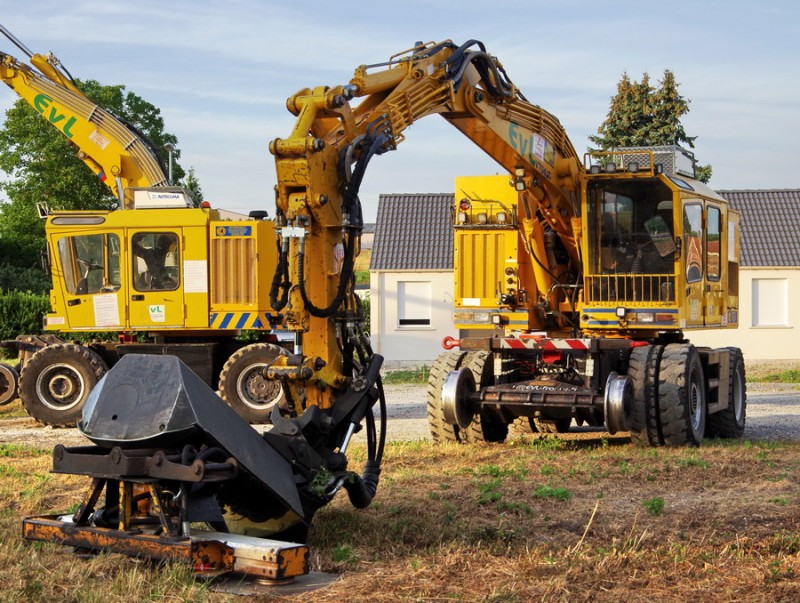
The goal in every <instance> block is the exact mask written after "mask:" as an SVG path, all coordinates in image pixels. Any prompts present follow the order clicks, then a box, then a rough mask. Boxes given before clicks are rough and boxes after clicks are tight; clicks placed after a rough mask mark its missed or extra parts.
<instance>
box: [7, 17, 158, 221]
mask: <svg viewBox="0 0 800 603" xmlns="http://www.w3.org/2000/svg"><path fill="white" fill-rule="evenodd" d="M0 33H3V34H4V35H5V36H6V37H7V38H8V39H9V40H11V41H12V42H13V43H14V44H16V45H17V47H19V48H20V49H21V50H22V51H23V52H24V53H25V54H27V55H28V57H29V59H30V65H27V64H25V63H22V62H20V61H18V60H17V59H15V58H14V57H12V56H11V55H8V54H5V53H2V52H0V79H2V80H3V82H5V83H6V84H7V85H8V86H9V87H10V88H11V89H12V90H14V92H16V93H17V94H18V95H19V96H20V97H21V98H23V99H25V102H27V103H28V104H29V105H30V106H31V107H33V108H34V109H35V110H36V111H37V112H38V113H39V114H40V115H41V116H42V117H43V118H44V119H46V120H47V121H48V122H49V123H50V124H51V125H52V126H53V127H54V128H56V129H57V130H58V131H59V132H61V133H62V134H63V135H64V136H65V137H66V138H67V139H68V140H69V141H70V142H71V143H72V144H73V145H75V147H76V149H77V154H78V157H79V158H80V159H81V161H83V162H84V163H85V164H86V165H87V166H89V169H91V170H92V171H93V172H94V173H95V174H96V175H97V177H98V178H100V180H102V181H103V182H105V183H106V185H108V187H109V188H110V189H111V190H112V191H113V192H114V194H115V195H116V196H117V197H118V198H119V200H120V206H121V207H126V208H128V207H131V206H132V204H133V192H132V190H131V189H134V188H139V187H157V186H166V185H168V184H169V181H168V177H167V174H166V173H165V170H164V166H163V164H162V162H161V161H160V160H159V158H158V157H157V155H156V153H155V151H154V150H153V149H150V148H148V146H147V144H146V143H145V141H144V140H143V139H142V137H141V136H140V135H139V134H137V133H135V132H133V131H131V129H129V127H128V126H126V125H125V124H124V123H122V122H121V121H120V120H119V119H118V118H116V117H115V116H113V115H111V114H110V113H109V112H108V111H106V110H104V109H102V108H101V107H99V106H98V105H96V104H95V103H93V102H92V101H91V100H90V99H89V98H87V97H86V95H85V94H83V93H82V92H81V91H80V89H79V88H78V86H77V85H76V84H75V82H74V81H73V80H72V78H71V77H70V76H69V74H68V73H67V72H66V69H64V68H63V67H62V65H61V63H60V62H59V60H58V59H57V58H56V57H55V56H53V55H52V54H50V53H48V54H34V53H32V52H31V51H30V50H28V49H27V48H26V47H25V46H24V45H23V44H22V43H21V42H20V41H19V40H17V39H16V38H15V37H14V36H13V34H11V33H10V32H9V31H8V30H7V29H6V28H4V27H3V26H2V25H0Z"/></svg>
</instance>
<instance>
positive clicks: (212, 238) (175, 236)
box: [0, 25, 286, 426]
mask: <svg viewBox="0 0 800 603" xmlns="http://www.w3.org/2000/svg"><path fill="white" fill-rule="evenodd" d="M0 33H2V34H4V35H5V36H6V37H7V38H8V39H9V40H11V42H13V43H14V44H15V45H16V46H17V47H18V48H19V49H20V50H21V51H22V52H24V53H25V54H26V55H27V57H28V59H29V61H30V64H26V63H24V62H21V61H19V60H17V59H15V58H14V57H12V56H11V55H8V54H5V53H0V80H2V81H3V82H4V83H5V84H7V85H8V86H9V88H10V89H11V90H13V91H14V92H15V93H16V94H17V95H18V96H19V97H20V98H22V99H24V100H25V101H26V102H27V103H28V104H29V105H30V106H31V107H33V108H34V109H35V110H36V111H37V112H38V113H39V114H40V115H41V116H42V118H43V119H45V120H46V121H47V122H48V123H49V124H51V125H52V126H53V127H54V128H56V129H57V130H58V131H59V132H60V133H61V134H62V135H63V136H64V137H65V138H66V139H67V140H68V141H69V142H70V144H71V145H72V146H73V147H74V148H75V151H76V154H77V156H78V158H80V159H81V160H82V161H83V162H84V163H85V164H86V165H87V166H88V167H89V168H90V169H91V170H92V172H93V173H95V174H96V175H97V176H98V178H99V179H100V180H101V181H103V182H104V183H105V184H106V185H107V186H108V187H109V188H110V189H111V191H112V192H113V193H114V194H115V195H116V196H117V198H118V206H119V208H120V209H118V210H115V211H106V210H94V211H91V210H82V211H63V210H47V211H45V212H44V213H45V214H46V215H44V216H43V217H44V218H45V219H46V223H45V235H46V238H47V248H48V262H47V264H48V268H49V272H50V276H51V281H52V288H51V290H50V312H49V313H48V314H47V316H46V317H45V320H44V324H45V330H46V332H45V333H44V334H42V335H33V334H20V335H18V336H17V337H16V339H14V340H9V341H3V342H0V346H3V347H6V348H9V349H13V350H16V351H17V353H18V357H19V363H18V365H17V367H11V366H9V365H5V364H3V365H0V403H5V402H10V401H11V400H13V399H14V398H16V396H17V394H19V397H20V398H21V400H22V403H23V406H24V408H25V410H26V411H27V413H28V414H29V415H30V416H31V417H33V418H34V419H36V420H37V421H39V422H40V423H43V424H45V425H53V426H66V425H74V424H75V423H76V421H77V420H78V419H79V418H80V416H81V412H82V409H83V406H84V404H85V403H86V400H87V399H88V397H89V393H90V392H91V390H92V388H93V387H94V386H95V384H96V383H97V382H98V380H99V379H100V378H102V376H103V375H104V374H105V373H106V371H107V370H108V369H109V367H113V366H114V365H115V364H116V363H117V362H118V361H119V359H120V358H121V357H122V356H124V355H125V354H129V353H137V354H171V355H176V356H178V357H180V358H181V359H182V360H183V362H185V363H186V364H187V365H189V366H190V367H191V368H192V370H194V372H195V373H197V374H198V375H200V376H201V377H202V378H203V380H204V381H205V382H206V383H207V384H208V385H209V386H211V387H212V388H214V389H215V390H218V391H219V392H220V394H221V396H222V398H223V399H224V400H225V401H226V402H227V403H228V404H229V405H230V406H231V407H232V408H234V409H235V410H236V411H237V412H238V413H239V414H240V415H241V416H243V417H245V418H246V419H247V420H248V421H250V422H253V423H264V422H268V421H269V416H270V412H271V411H272V408H273V407H274V406H275V404H276V403H278V401H279V400H280V399H281V398H282V390H281V387H280V384H279V383H276V382H274V381H267V380H266V379H264V378H262V376H261V374H260V370H261V369H262V368H263V367H264V366H266V365H267V364H269V363H270V362H271V361H272V360H274V359H275V358H276V357H277V356H279V355H281V354H284V353H286V350H285V348H284V347H283V346H282V345H280V343H281V342H280V341H278V338H277V336H276V334H275V332H274V330H275V327H276V326H277V324H278V322H279V316H278V315H277V313H275V312H274V311H273V309H272V307H271V306H270V303H269V289H270V279H271V276H272V273H273V272H274V270H275V264H276V258H277V250H276V247H275V231H274V228H273V223H272V221H270V220H267V219H265V218H266V215H267V212H265V211H256V212H252V213H251V215H250V216H249V217H248V218H245V216H239V217H227V218H226V217H225V216H223V214H222V213H221V212H220V211H219V210H216V209H212V208H210V207H195V206H194V203H193V201H192V199H191V197H190V195H189V194H188V193H187V192H186V191H185V190H183V189H181V188H178V187H174V186H171V183H170V181H169V174H170V170H169V168H168V167H167V166H165V165H164V161H163V159H162V156H161V153H160V150H159V149H158V148H157V147H156V145H155V144H153V143H152V142H151V141H150V140H149V139H148V138H147V137H146V136H145V135H144V134H143V133H141V132H139V131H138V130H137V129H136V128H134V127H133V126H130V125H128V124H127V123H126V122H124V121H123V120H122V119H120V118H119V117H117V116H115V115H112V114H111V113H109V112H108V111H106V110H105V109H103V108H102V107H100V106H98V105H97V104H95V103H94V102H92V101H91V100H90V99H89V98H87V97H86V96H85V95H84V94H83V92H81V90H80V89H79V88H78V86H77V85H76V83H75V82H74V81H73V79H72V77H71V76H70V75H69V72H68V71H67V70H66V68H65V67H64V66H63V65H62V64H61V62H60V61H59V60H58V59H57V58H56V57H55V56H53V55H52V54H49V53H48V54H34V53H33V52H31V51H30V50H29V49H28V48H27V47H26V46H25V45H24V44H23V43H22V42H20V41H19V40H18V39H17V38H16V37H14V36H13V34H11V33H10V32H9V31H8V30H7V29H5V28H4V27H3V26H1V25H0ZM243 331H249V332H251V333H253V334H255V337H254V340H252V341H244V340H242V338H240V337H239V335H240V334H241V333H242V332H243ZM81 332H92V333H103V334H104V335H105V337H102V338H100V339H99V340H98V341H93V342H92V343H91V344H78V343H74V342H70V341H69V336H70V335H71V334H75V333H81Z"/></svg>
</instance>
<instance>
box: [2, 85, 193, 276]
mask: <svg viewBox="0 0 800 603" xmlns="http://www.w3.org/2000/svg"><path fill="white" fill-rule="evenodd" d="M79 86H80V88H81V90H82V91H83V92H84V94H86V96H87V97H89V98H90V99H91V100H92V101H93V102H94V103H96V104H98V105H100V106H101V107H103V108H104V109H106V110H107V111H109V112H110V113H112V114H113V115H115V116H116V117H117V118H119V119H120V120H121V121H123V122H125V123H126V124H128V125H129V126H130V127H131V128H132V129H134V130H135V131H137V132H139V133H141V135H142V136H144V137H146V138H149V139H150V140H151V141H152V142H153V145H154V147H155V149H154V150H155V151H156V152H157V153H160V152H161V151H160V149H163V148H164V145H165V144H166V143H172V144H173V145H176V144H177V142H178V139H177V137H176V136H175V135H174V134H170V133H169V132H166V131H165V130H164V119H163V118H162V116H161V111H160V110H159V109H158V108H157V107H155V106H153V105H152V104H150V103H149V102H147V101H145V100H144V99H142V98H141V97H139V96H137V95H136V94H134V93H133V92H129V91H126V90H125V86H122V85H114V86H104V85H101V84H100V83H98V82H97V81H95V80H87V81H85V82H79ZM179 157H180V151H178V150H176V151H174V152H173V178H174V180H175V181H176V182H179V181H180V180H181V179H183V178H184V176H185V175H186V172H185V171H184V170H183V168H182V167H181V166H180V165H179V164H178V163H177V159H178V158H179ZM162 159H163V158H162ZM0 170H2V171H3V172H5V173H6V174H7V176H8V178H7V180H6V181H4V182H0V190H2V191H3V192H4V193H5V197H6V200H2V201H0V265H2V269H0V288H5V289H17V288H30V289H31V290H37V289H38V288H39V287H40V286H42V283H46V281H47V279H46V278H44V274H43V272H42V271H41V269H40V267H39V266H40V255H41V251H42V249H43V248H44V223H43V221H42V220H40V219H39V217H38V213H37V210H36V204H37V203H46V204H47V206H48V207H49V208H50V209H67V210H75V209H114V208H116V206H117V198H116V196H115V195H114V194H113V193H112V191H111V189H110V188H109V187H108V186H106V185H105V184H103V183H102V182H100V180H98V178H97V177H96V176H95V175H94V174H93V173H92V172H91V170H89V169H88V168H87V167H86V165H85V164H84V163H83V162H82V161H81V160H80V159H78V157H77V149H76V148H75V145H74V144H72V143H71V142H69V140H67V138H66V137H64V136H63V135H62V134H61V132H59V131H58V130H57V129H56V128H54V127H52V125H50V124H49V123H48V121H47V120H46V119H42V116H41V115H40V114H39V113H37V112H36V111H35V110H34V109H33V108H31V107H30V106H29V105H28V104H27V103H26V102H25V101H24V100H22V99H18V100H17V101H16V102H15V103H14V105H12V107H11V108H10V109H9V110H8V111H7V112H6V119H5V123H4V124H3V127H2V129H0ZM192 186H193V187H194V188H196V189H197V190H200V186H199V183H197V179H196V177H194V175H192ZM11 250H13V253H12V252H11Z"/></svg>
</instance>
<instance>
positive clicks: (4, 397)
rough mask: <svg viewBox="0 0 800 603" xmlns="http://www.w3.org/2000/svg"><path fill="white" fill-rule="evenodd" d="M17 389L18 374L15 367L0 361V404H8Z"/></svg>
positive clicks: (15, 395)
mask: <svg viewBox="0 0 800 603" xmlns="http://www.w3.org/2000/svg"><path fill="white" fill-rule="evenodd" d="M18 391H19V374H18V373H17V369H15V368H14V367H13V366H11V365H9V364H5V363H2V362H0V406H3V405H4V404H8V403H9V402H11V401H12V400H13V399H14V398H16V397H17V393H18Z"/></svg>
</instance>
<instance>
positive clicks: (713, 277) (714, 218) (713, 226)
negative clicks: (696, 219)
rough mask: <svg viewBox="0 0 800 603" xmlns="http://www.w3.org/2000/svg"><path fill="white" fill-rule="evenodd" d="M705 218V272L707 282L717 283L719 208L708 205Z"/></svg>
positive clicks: (718, 267)
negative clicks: (706, 218)
mask: <svg viewBox="0 0 800 603" xmlns="http://www.w3.org/2000/svg"><path fill="white" fill-rule="evenodd" d="M707 217H708V229H707V231H706V272H708V280H710V281H718V280H719V279H720V257H721V255H720V253H721V249H720V239H721V236H720V230H721V226H722V220H721V218H720V211H719V208H718V207H714V206H713V205H709V206H708V216H707Z"/></svg>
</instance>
